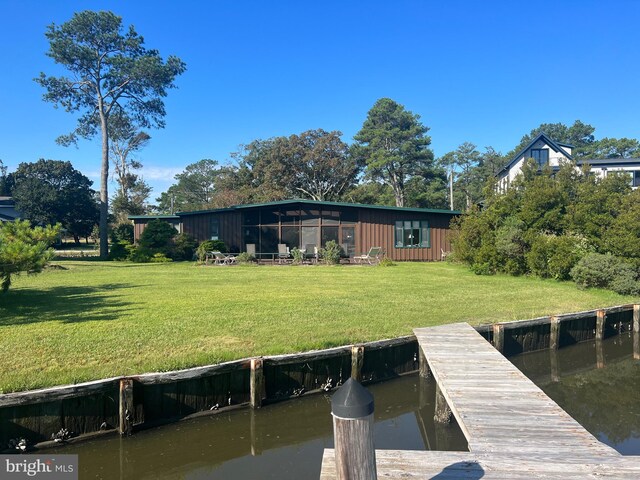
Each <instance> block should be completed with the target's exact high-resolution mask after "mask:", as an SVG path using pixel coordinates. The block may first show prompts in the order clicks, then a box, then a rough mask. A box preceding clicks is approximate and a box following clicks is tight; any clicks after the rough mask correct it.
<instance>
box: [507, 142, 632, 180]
mask: <svg viewBox="0 0 640 480" xmlns="http://www.w3.org/2000/svg"><path fill="white" fill-rule="evenodd" d="M572 149H573V146H572V145H569V144H566V143H561V142H555V141H553V140H552V139H551V138H549V137H548V136H547V135H546V134H545V133H540V134H539V135H538V136H537V137H535V138H534V139H533V140H532V141H531V142H530V143H529V145H527V146H526V147H525V148H523V149H522V150H521V151H520V152H518V153H517V154H516V155H515V156H514V157H513V158H512V159H511V160H510V161H509V163H507V164H506V165H505V166H504V168H503V169H502V170H500V171H499V172H498V174H497V175H496V177H497V179H498V189H499V190H500V191H501V192H504V191H506V189H507V188H509V185H511V183H512V182H513V180H514V179H515V178H516V176H517V175H518V174H519V173H520V172H521V171H522V167H523V165H524V162H525V161H526V160H527V159H529V158H533V159H534V160H535V161H536V163H537V164H538V165H539V166H540V168H542V167H544V166H546V165H549V166H550V167H551V168H552V169H554V170H557V169H558V168H560V164H561V163H562V162H565V161H573V160H574V158H573V156H572V155H571V151H572ZM575 164H576V167H577V168H582V167H583V166H584V165H589V166H590V167H591V173H593V174H594V175H597V176H599V177H605V176H607V175H609V174H615V175H620V174H624V175H627V176H628V177H629V183H630V184H631V186H632V187H633V188H637V187H639V186H640V158H593V159H591V158H579V159H576V160H575Z"/></svg>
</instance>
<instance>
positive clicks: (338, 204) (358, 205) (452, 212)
mask: <svg viewBox="0 0 640 480" xmlns="http://www.w3.org/2000/svg"><path fill="white" fill-rule="evenodd" d="M296 203H304V204H307V205H317V206H319V207H353V208H371V209H375V210H392V211H401V212H416V213H448V214H450V215H460V214H461V213H462V212H460V211H459V210H443V209H438V208H406V207H390V206H386V205H366V204H364V203H343V202H320V201H317V200H305V199H300V198H298V199H292V200H278V201H275V202H265V203H252V204H246V205H234V206H231V207H227V208H212V209H208V210H195V211H192V212H177V213H176V214H175V215H129V216H128V217H127V218H128V219H129V220H151V219H154V218H164V219H179V218H180V217H185V216H188V215H198V214H201V213H221V212H233V211H242V210H246V209H248V208H260V207H270V206H278V205H292V204H296Z"/></svg>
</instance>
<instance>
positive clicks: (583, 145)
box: [503, 120, 596, 166]
mask: <svg viewBox="0 0 640 480" xmlns="http://www.w3.org/2000/svg"><path fill="white" fill-rule="evenodd" d="M595 130H596V129H595V127H592V126H591V125H588V124H586V123H582V122H581V121H580V120H576V121H575V122H573V125H571V126H567V125H565V124H563V123H543V124H541V125H540V126H539V127H536V128H534V129H533V130H531V132H529V134H527V135H525V136H523V137H522V139H521V140H520V143H519V144H518V145H517V146H516V147H515V148H514V149H513V150H512V151H510V152H509V153H508V154H507V158H513V156H514V155H516V154H517V153H518V152H519V151H520V150H522V149H523V148H524V147H526V146H527V145H528V144H529V143H531V141H532V140H533V139H534V138H535V137H536V136H538V135H539V134H541V133H545V134H547V135H548V136H549V138H551V139H552V140H554V141H556V142H562V143H568V144H570V145H573V147H574V149H573V152H572V155H573V156H574V157H582V156H585V155H587V154H588V152H589V146H590V145H591V144H592V143H593V142H594V141H595V137H594V136H593V132H595ZM503 166H504V165H503Z"/></svg>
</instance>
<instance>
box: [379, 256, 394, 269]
mask: <svg viewBox="0 0 640 480" xmlns="http://www.w3.org/2000/svg"><path fill="white" fill-rule="evenodd" d="M378 266H379V267H395V266H396V263H395V262H394V261H393V260H391V259H390V258H389V257H383V258H382V260H380V262H379V263H378Z"/></svg>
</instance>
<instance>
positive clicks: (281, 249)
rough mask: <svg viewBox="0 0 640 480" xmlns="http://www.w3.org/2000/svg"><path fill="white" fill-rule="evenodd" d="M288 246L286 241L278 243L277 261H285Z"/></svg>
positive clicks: (287, 257) (286, 259) (287, 259)
mask: <svg viewBox="0 0 640 480" xmlns="http://www.w3.org/2000/svg"><path fill="white" fill-rule="evenodd" d="M290 256H291V255H290V253H289V247H287V244H286V243H279V244H278V263H287V262H288V261H289V257H290Z"/></svg>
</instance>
